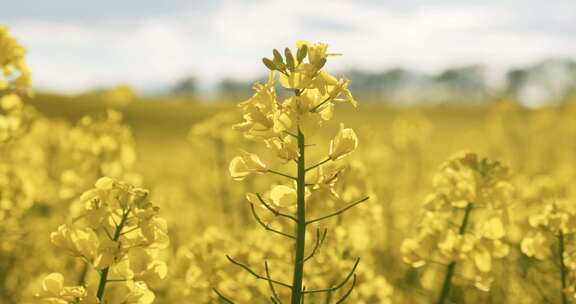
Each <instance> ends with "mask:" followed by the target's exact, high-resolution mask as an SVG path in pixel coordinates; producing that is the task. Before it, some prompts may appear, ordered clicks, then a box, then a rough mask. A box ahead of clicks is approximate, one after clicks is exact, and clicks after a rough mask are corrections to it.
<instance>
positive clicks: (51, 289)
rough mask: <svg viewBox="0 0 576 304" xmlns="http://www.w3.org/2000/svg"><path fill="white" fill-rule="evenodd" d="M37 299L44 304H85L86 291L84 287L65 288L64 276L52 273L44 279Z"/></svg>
mask: <svg viewBox="0 0 576 304" xmlns="http://www.w3.org/2000/svg"><path fill="white" fill-rule="evenodd" d="M36 297H37V298H39V300H40V303H44V304H72V303H78V302H79V301H80V303H85V302H83V301H81V300H83V299H84V298H85V297H86V289H85V288H84V287H83V286H71V287H65V286H64V276H63V275H62V274H60V273H57V272H55V273H51V274H49V275H47V276H46V277H44V280H43V281H42V289H41V290H40V292H39V293H38V294H36Z"/></svg>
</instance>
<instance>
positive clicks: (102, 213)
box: [0, 27, 576, 304]
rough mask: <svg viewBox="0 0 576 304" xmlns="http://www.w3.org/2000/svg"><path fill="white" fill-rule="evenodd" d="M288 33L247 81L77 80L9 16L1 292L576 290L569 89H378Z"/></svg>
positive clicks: (173, 294) (535, 294)
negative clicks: (45, 79) (47, 83)
mask: <svg viewBox="0 0 576 304" xmlns="http://www.w3.org/2000/svg"><path fill="white" fill-rule="evenodd" d="M290 43H291V44H290V49H289V50H288V51H285V50H284V48H283V47H282V49H281V51H280V52H278V51H276V52H275V53H274V54H272V53H270V54H261V55H262V57H265V59H264V61H263V64H262V67H261V68H262V71H263V72H264V73H266V74H269V78H268V79H267V80H264V81H263V82H260V83H259V84H258V85H255V86H254V92H253V93H254V95H253V96H252V97H251V98H249V99H247V100H235V99H233V98H228V99H226V100H217V101H212V102H197V101H191V100H188V99H187V98H186V97H162V98H153V97H138V96H136V95H134V94H133V93H132V91H131V90H130V89H129V88H126V87H118V88H116V89H110V90H108V91H102V92H99V93H98V94H96V93H91V94H80V95H74V96H72V95H59V94H48V93H43V92H36V91H35V90H33V89H32V80H31V79H33V75H34V71H33V70H32V71H31V70H29V69H28V68H27V65H26V55H25V54H26V51H25V49H24V48H23V47H22V46H20V44H19V42H18V39H17V37H16V38H14V37H12V35H11V34H10V32H9V30H8V28H6V27H0V65H1V66H2V68H3V70H4V74H3V75H2V76H0V303H6V304H12V303H46V304H68V303H70V304H72V303H82V304H88V303H90V304H96V303H101V304H104V303H105V304H147V303H276V304H279V303H292V304H300V303H312V304H323V303H326V304H328V303H358V304H362V303H366V304H373V303H522V304H524V303H563V304H565V303H572V302H573V301H576V247H574V232H575V231H576V207H575V206H576V205H575V202H576V201H575V200H576V96H575V97H571V96H568V97H567V98H566V100H565V101H564V102H563V103H559V104H557V105H549V106H543V107H539V108H526V107H524V106H522V105H521V104H520V103H519V102H518V101H517V100H516V99H515V98H513V97H508V96H499V97H494V98H493V99H492V100H490V102H487V103H476V102H474V103H429V104H415V105H399V104H393V103H382V102H378V101H377V100H373V99H371V98H363V94H362V92H355V91H353V90H352V91H350V90H349V87H348V85H349V81H348V80H347V78H345V76H346V75H338V76H336V75H334V76H333V75H331V74H329V71H330V64H331V62H332V61H336V60H339V58H338V57H336V56H330V49H329V48H328V46H327V45H324V44H315V43H304V42H298V43H297V44H296V45H293V43H292V42H290ZM279 47H280V46H279ZM330 47H332V46H330ZM326 48H328V51H327V50H326ZM344 55H345V54H344ZM266 56H267V58H266ZM268 58H269V59H268ZM160 99H161V100H160Z"/></svg>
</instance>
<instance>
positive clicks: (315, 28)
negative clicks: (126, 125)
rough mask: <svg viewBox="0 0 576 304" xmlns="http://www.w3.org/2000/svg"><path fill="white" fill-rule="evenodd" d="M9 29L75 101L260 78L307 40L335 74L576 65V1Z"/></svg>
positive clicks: (70, 19)
mask: <svg viewBox="0 0 576 304" xmlns="http://www.w3.org/2000/svg"><path fill="white" fill-rule="evenodd" d="M552 3H553V4H552ZM0 20H1V21H0V23H4V24H7V25H8V26H9V27H10V28H11V30H12V31H13V33H14V34H15V35H16V36H17V37H18V38H19V40H20V41H21V42H22V43H23V44H25V45H26V46H27V47H28V48H29V63H30V66H31V68H32V71H33V75H34V78H35V83H36V86H37V87H39V88H45V89H46V88H48V89H52V90H63V91H68V92H78V91H81V90H84V89H89V88H93V87H97V86H109V85H113V84H117V83H128V84H131V85H134V86H136V87H137V88H144V89H146V88H150V87H154V86H157V85H162V84H169V83H172V82H174V81H175V80H177V79H179V78H181V77H183V76H186V75H195V76H196V77H198V78H199V79H200V80H201V82H202V84H204V85H213V84H214V83H216V82H217V81H218V80H219V79H221V78H222V77H225V76H231V77H234V78H238V79H250V78H254V77H257V76H259V75H261V74H262V73H263V67H262V66H261V63H260V58H261V57H262V56H268V55H269V53H270V51H271V49H272V48H274V47H276V48H283V47H285V46H293V45H294V43H295V41H296V40H299V39H306V40H310V41H322V42H327V43H329V44H330V45H331V49H332V50H333V51H335V52H339V53H343V54H344V56H342V57H339V58H336V59H334V60H333V62H331V63H330V69H332V70H334V71H338V70H343V69H349V68H353V67H357V68H362V69H368V70H381V69H386V68H390V67H396V66H405V67H409V68H414V69H417V70H421V71H424V72H430V73H433V72H435V71H438V70H440V69H442V68H445V67H447V66H458V65H465V64H473V63H480V64H484V65H486V66H487V67H488V68H489V70H491V71H502V70H503V69H506V68H509V67H513V66H518V65H524V64H529V63H531V62H534V61H537V60H541V59H544V58H549V57H557V56H562V57H571V58H576V22H575V21H576V1H574V0H555V1H532V0H523V1H520V0H487V1H476V0H468V1H455V0H442V1H429V0H428V1H426V0H392V1H377V0H361V1H346V0H330V1H319V0H316V1H311V0H308V1H306V0H292V1H285V0H239V1H230V0H212V1H185V0H164V1H157V0H156V1H152V0H139V1H136V0H123V1H118V0H115V1H112V0H100V1H98V2H90V3H89V2H88V1H78V0H53V1H43V0H19V1H8V2H7V3H5V4H3V5H2V10H1V11H0Z"/></svg>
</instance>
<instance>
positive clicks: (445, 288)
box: [437, 203, 473, 304]
mask: <svg viewBox="0 0 576 304" xmlns="http://www.w3.org/2000/svg"><path fill="white" fill-rule="evenodd" d="M472 207H473V204H472V203H468V205H467V206H466V210H465V211H464V218H463V219H462V224H461V225H460V229H459V230H458V234H460V235H463V234H464V233H465V232H466V226H468V221H469V219H470V213H471V212H472ZM455 270H456V262H455V261H452V262H451V263H450V264H448V270H447V271H446V276H445V277H444V283H443V284H442V291H441V292H440V297H439V298H438V302H437V303H438V304H444V303H445V302H446V299H448V295H449V293H450V286H451V285H452V277H453V276H454V271H455Z"/></svg>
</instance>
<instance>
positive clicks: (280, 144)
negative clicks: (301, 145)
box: [266, 136, 300, 162]
mask: <svg viewBox="0 0 576 304" xmlns="http://www.w3.org/2000/svg"><path fill="white" fill-rule="evenodd" d="M266 145H267V146H268V147H269V148H271V149H272V150H274V152H276V155H277V156H278V157H279V158H281V159H282V160H284V161H286V162H289V161H291V160H296V159H298V156H299V155H300V152H298V144H297V142H296V140H295V139H294V138H293V137H291V136H286V137H284V138H278V137H275V138H272V139H270V140H267V141H266Z"/></svg>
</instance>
